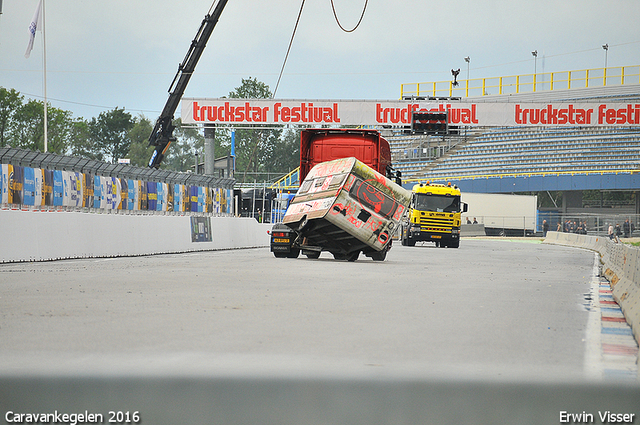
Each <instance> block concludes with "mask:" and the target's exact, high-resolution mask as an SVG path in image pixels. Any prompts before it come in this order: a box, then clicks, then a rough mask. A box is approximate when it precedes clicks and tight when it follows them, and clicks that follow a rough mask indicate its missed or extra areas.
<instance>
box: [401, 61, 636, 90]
mask: <svg viewBox="0 0 640 425" xmlns="http://www.w3.org/2000/svg"><path fill="white" fill-rule="evenodd" d="M625 84H640V65H632V66H619V67H607V68H593V69H582V70H574V71H560V72H542V73H535V74H522V75H511V76H503V77H489V78H473V79H468V80H460V81H458V85H457V86H454V85H453V81H433V82H423V83H405V84H401V86H400V96H401V98H404V97H405V96H433V97H481V96H490V95H497V94H516V93H533V92H538V91H553V90H569V89H577V88H590V87H605V86H614V85H625Z"/></svg>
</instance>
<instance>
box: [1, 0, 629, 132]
mask: <svg viewBox="0 0 640 425" xmlns="http://www.w3.org/2000/svg"><path fill="white" fill-rule="evenodd" d="M334 2H335V6H336V10H337V13H338V18H339V19H340V21H341V23H342V24H343V26H344V27H353V26H354V25H355V24H356V22H357V21H358V18H359V17H360V14H361V12H362V7H363V6H364V3H365V1H364V0H334ZM37 3H38V0H2V4H3V7H2V8H3V10H2V12H3V13H2V15H0V86H2V87H5V88H8V89H11V88H13V89H15V90H17V91H19V92H21V93H22V94H24V95H25V96H26V97H28V98H37V99H41V98H42V96H43V94H44V90H43V76H42V74H43V73H42V69H43V57H42V56H43V55H42V52H43V43H42V40H43V37H42V33H40V32H39V33H37V36H36V42H35V45H34V49H33V51H32V53H31V57H30V58H28V59H26V58H25V57H24V54H25V50H26V48H27V44H28V40H29V35H28V26H29V23H30V21H31V18H32V16H33V13H34V11H35V9H36V6H37ZM300 4H301V0H269V1H267V0H229V1H228V3H227V6H226V8H225V10H224V12H223V14H222V17H221V18H220V21H219V23H218V25H217V26H216V29H215V31H214V32H213V35H212V36H211V38H210V40H209V43H208V45H207V48H206V49H205V51H204V54H203V56H202V58H201V60H200V63H199V64H198V66H197V68H196V72H195V74H194V76H193V78H192V79H191V81H190V83H189V86H188V87H187V90H186V92H185V96H187V97H221V96H226V95H228V94H229V92H230V91H232V90H233V89H234V88H236V87H238V86H239V85H240V84H241V79H242V78H248V77H256V78H258V80H260V81H263V82H265V83H266V84H268V85H269V86H270V88H271V90H272V91H273V89H274V88H275V86H276V82H277V79H278V73H279V72H280V68H281V67H282V63H283V60H284V57H285V54H286V50H287V46H288V44H289V40H290V37H291V33H292V31H293V27H294V25H295V22H296V18H297V15H298V12H299V10H300ZM211 5H212V0H183V1H175V0H173V1H169V0H152V1H143V0H109V1H98V0H84V1H78V0H76V1H70V0H45V31H46V54H47V96H48V98H49V100H50V103H51V104H52V105H53V106H55V107H57V108H61V109H65V110H69V111H72V112H73V114H74V116H76V117H84V118H86V119H89V118H91V117H94V116H98V115H99V114H100V112H102V111H108V110H110V109H113V108H114V107H120V108H122V107H124V108H126V110H127V111H129V112H131V113H132V114H133V115H138V114H144V115H145V116H146V117H148V118H150V119H151V120H155V119H156V117H157V116H158V114H159V113H160V111H161V110H162V108H163V106H164V103H165V101H166V99H167V91H168V89H169V85H170V83H171V81H172V79H173V77H174V75H175V73H176V71H177V67H178V64H179V63H180V62H182V60H183V58H184V57H185V55H186V52H187V49H188V47H189V45H190V43H191V40H192V39H193V38H194V37H195V33H196V31H197V29H198V28H199V26H200V23H201V21H202V19H203V17H204V16H205V14H206V13H207V12H208V11H209V8H210V7H211ZM639 20H640V1H639V0H598V1H595V0H553V1H549V0H535V1H531V0H526V1H525V0H522V1H521V0H510V1H503V0H500V1H497V0H484V1H479V0H457V1H428V0H394V1H390V0H369V4H368V7H367V9H366V13H365V15H364V19H363V21H362V24H361V25H360V27H359V28H358V29H357V30H356V31H354V32H352V33H345V32H343V31H342V30H341V29H340V28H339V27H338V25H337V24H336V22H335V18H334V16H333V12H332V10H331V0H307V1H306V3H305V8H304V10H303V13H302V17H301V20H300V24H299V28H298V32H297V34H296V38H295V40H294V43H293V47H292V50H291V53H290V56H289V59H288V62H287V66H286V68H285V73H284V75H283V77H282V81H281V83H280V87H279V88H278V92H277V97H278V98H283V99H397V98H399V96H400V85H401V84H402V83H415V82H427V81H444V80H450V79H451V69H452V68H456V69H457V68H461V69H462V72H461V73H460V76H459V78H460V79H464V78H466V72H467V65H466V63H465V62H464V57H465V56H469V57H470V58H471V62H470V77H471V78H480V77H493V76H501V75H504V76H506V75H515V74H530V73H533V71H534V58H533V56H532V54H531V51H533V50H537V51H538V60H537V70H538V72H543V71H544V72H552V71H566V70H572V69H585V68H600V67H603V66H604V61H605V52H604V50H603V49H602V45H603V44H605V43H608V44H609V46H610V47H609V51H608V66H610V67H612V66H627V65H639V64H640V25H639V24H638V22H639ZM178 113H179V109H178Z"/></svg>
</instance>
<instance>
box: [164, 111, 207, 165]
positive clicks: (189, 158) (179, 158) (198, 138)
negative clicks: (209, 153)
mask: <svg viewBox="0 0 640 425" xmlns="http://www.w3.org/2000/svg"><path fill="white" fill-rule="evenodd" d="M173 125H174V126H175V127H176V128H175V130H174V131H173V135H174V136H175V137H176V141H175V142H173V144H172V145H171V147H170V148H169V150H168V151H167V156H166V157H165V159H164V161H163V162H162V168H166V169H168V170H173V171H189V170H193V169H194V168H195V167H194V165H195V162H196V154H197V155H198V160H199V162H202V161H204V157H203V156H202V154H203V152H204V135H202V134H200V132H199V131H198V129H197V128H193V127H183V126H182V120H181V119H177V120H174V121H173Z"/></svg>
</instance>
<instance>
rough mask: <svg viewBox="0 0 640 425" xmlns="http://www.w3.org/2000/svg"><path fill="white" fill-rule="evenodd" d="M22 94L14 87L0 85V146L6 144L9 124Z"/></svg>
mask: <svg viewBox="0 0 640 425" xmlns="http://www.w3.org/2000/svg"><path fill="white" fill-rule="evenodd" d="M22 102H23V96H21V95H20V93H18V92H17V91H15V90H14V89H11V90H7V89H5V88H4V87H0V147H2V146H7V145H8V144H9V139H10V133H9V129H10V124H11V121H12V118H13V114H14V113H15V111H16V110H17V109H18V108H19V107H20V106H21V105H22Z"/></svg>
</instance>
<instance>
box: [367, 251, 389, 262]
mask: <svg viewBox="0 0 640 425" xmlns="http://www.w3.org/2000/svg"><path fill="white" fill-rule="evenodd" d="M387 252H388V250H387V249H386V248H385V249H383V250H382V251H379V252H372V253H371V259H372V260H373V261H384V260H385V258H387Z"/></svg>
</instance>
